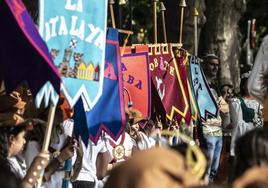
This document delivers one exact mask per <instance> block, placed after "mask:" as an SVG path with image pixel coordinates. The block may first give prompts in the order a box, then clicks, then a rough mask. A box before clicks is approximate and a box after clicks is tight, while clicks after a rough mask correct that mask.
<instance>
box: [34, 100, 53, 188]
mask: <svg viewBox="0 0 268 188" xmlns="http://www.w3.org/2000/svg"><path fill="white" fill-rule="evenodd" d="M55 111H56V104H55V105H54V104H52V103H51V104H50V106H49V114H48V120H47V128H46V132H45V136H44V141H43V146H42V150H41V152H42V153H43V152H48V146H49V143H50V137H51V132H52V128H53V122H54V117H55ZM43 176H44V172H43V173H42V174H41V175H40V177H39V178H38V181H37V186H36V187H37V188H40V187H41V184H42V179H43Z"/></svg>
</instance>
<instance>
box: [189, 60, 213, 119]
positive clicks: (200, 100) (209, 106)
mask: <svg viewBox="0 0 268 188" xmlns="http://www.w3.org/2000/svg"><path fill="white" fill-rule="evenodd" d="M189 63H190V70H191V82H192V85H193V90H194V95H195V99H196V101H197V105H198V108H199V113H200V117H201V119H202V120H204V121H206V120H207V119H208V115H210V116H212V117H214V118H217V115H218V106H217V103H216V101H215V99H214V97H213V95H212V93H211V91H210V89H209V86H208V83H207V81H206V78H205V75H204V73H203V70H202V68H201V66H200V59H199V58H198V57H196V56H193V55H190V56H189Z"/></svg>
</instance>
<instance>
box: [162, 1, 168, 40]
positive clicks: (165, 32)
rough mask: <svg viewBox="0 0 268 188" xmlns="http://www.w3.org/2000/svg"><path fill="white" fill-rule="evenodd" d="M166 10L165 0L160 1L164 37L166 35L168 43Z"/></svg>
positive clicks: (165, 38)
mask: <svg viewBox="0 0 268 188" xmlns="http://www.w3.org/2000/svg"><path fill="white" fill-rule="evenodd" d="M165 11H166V7H165V5H164V3H163V2H161V3H160V12H161V17H162V27H163V37H164V43H165V44H166V43H167V31H166V20H165Z"/></svg>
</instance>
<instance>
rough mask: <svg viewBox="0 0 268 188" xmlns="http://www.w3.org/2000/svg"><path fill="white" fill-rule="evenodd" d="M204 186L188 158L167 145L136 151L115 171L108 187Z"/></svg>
mask: <svg viewBox="0 0 268 188" xmlns="http://www.w3.org/2000/svg"><path fill="white" fill-rule="evenodd" d="M197 185H200V182H199V181H198V180H197V178H195V176H194V175H193V174H191V173H190V172H188V171H187V170H186V167H185V163H184V158H183V157H182V156H181V155H180V154H179V153H177V152H175V151H172V150H169V149H165V148H153V149H148V150H144V151H138V152H136V153H135V154H134V155H133V157H132V158H130V159H128V160H127V161H125V162H124V163H122V164H121V165H119V166H117V167H115V168H114V169H113V170H112V171H111V175H110V177H109V179H108V180H107V182H106V184H105V186H104V188H112V187H117V188H126V187H131V188H144V187H154V188H163V187H168V188H180V187H181V188H182V187H190V186H197Z"/></svg>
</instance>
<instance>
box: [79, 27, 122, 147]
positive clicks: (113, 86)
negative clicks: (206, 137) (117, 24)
mask: <svg viewBox="0 0 268 188" xmlns="http://www.w3.org/2000/svg"><path fill="white" fill-rule="evenodd" d="M105 53H106V55H105V71H104V84H103V94H102V96H101V97H100V99H99V101H98V102H97V103H96V105H95V106H94V107H93V108H92V109H91V110H90V111H88V112H85V109H84V102H83V101H82V99H81V98H80V100H79V101H78V102H77V104H76V105H75V107H74V123H75V126H74V128H75V130H74V132H75V134H76V135H81V136H82V139H83V141H84V143H85V144H86V145H87V143H88V138H90V139H91V140H92V141H93V142H94V143H97V141H98V139H99V137H100V135H101V132H102V131H105V132H107V133H108V134H109V135H110V136H111V137H112V138H113V139H114V140H117V139H118V137H119V136H120V134H121V133H122V131H123V129H124V126H125V123H126V122H125V121H126V115H125V104H124V99H123V79H122V72H121V69H120V67H121V60H120V52H119V44H118V32H117V30H115V29H112V28H110V29H109V30H108V32H107V40H106V52H105Z"/></svg>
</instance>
